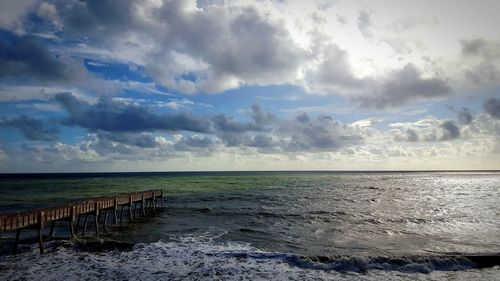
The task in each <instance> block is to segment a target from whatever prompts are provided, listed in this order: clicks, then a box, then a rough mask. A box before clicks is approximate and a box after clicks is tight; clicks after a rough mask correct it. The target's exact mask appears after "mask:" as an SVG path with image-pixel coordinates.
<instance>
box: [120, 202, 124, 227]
mask: <svg viewBox="0 0 500 281" xmlns="http://www.w3.org/2000/svg"><path fill="white" fill-rule="evenodd" d="M124 208H125V205H122V208H121V211H120V224H122V223H123V209H124Z"/></svg>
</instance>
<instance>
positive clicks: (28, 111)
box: [0, 0, 500, 172]
mask: <svg viewBox="0 0 500 281" xmlns="http://www.w3.org/2000/svg"><path fill="white" fill-rule="evenodd" d="M498 10H500V2H498V1H497V0H482V1H472V0H470V1H465V0H441V1H430V0H422V1H399V0H370V1H368V0H365V1H357V0H351V1H340V0H339V1H336V0H332V1H321V0H316V1H298V0H297V1H287V0H281V1H268V0H262V1H245V0H243V1H236V0H235V1H218V0H214V1H211V0H205V1H203V0H200V1H192V0H179V1H177V0H142V1H136V0H123V1H114V0H88V1H76V0H60V1H59V0H56V1H37V0H6V1H1V2H0V172H104V171H199V170H202V171H213V170H435V169H436V170H449V169H450V170H456V169H459V170H464V169H478V170H482V169H499V168H500V157H499V156H500V32H499V31H498V26H500V17H498V16H497V12H498Z"/></svg>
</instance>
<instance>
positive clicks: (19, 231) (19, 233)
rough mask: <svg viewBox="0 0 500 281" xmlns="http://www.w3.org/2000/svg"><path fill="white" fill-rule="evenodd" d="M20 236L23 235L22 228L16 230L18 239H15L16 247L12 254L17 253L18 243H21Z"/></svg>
mask: <svg viewBox="0 0 500 281" xmlns="http://www.w3.org/2000/svg"><path fill="white" fill-rule="evenodd" d="M19 237H21V229H20V228H19V229H17V231H16V240H15V241H14V248H13V249H12V254H14V255H15V254H16V253H17V245H18V244H19Z"/></svg>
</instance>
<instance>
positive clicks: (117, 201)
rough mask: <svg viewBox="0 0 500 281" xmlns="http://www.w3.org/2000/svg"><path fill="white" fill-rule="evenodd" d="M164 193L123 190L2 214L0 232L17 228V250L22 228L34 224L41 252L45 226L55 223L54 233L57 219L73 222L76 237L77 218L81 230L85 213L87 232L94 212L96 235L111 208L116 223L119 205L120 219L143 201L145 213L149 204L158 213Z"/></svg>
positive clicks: (32, 226) (130, 217)
mask: <svg viewBox="0 0 500 281" xmlns="http://www.w3.org/2000/svg"><path fill="white" fill-rule="evenodd" d="M163 197H164V191H163V190H159V189H157V190H146V191H141V192H132V193H125V194H120V195H117V196H108V197H100V198H94V199H89V200H84V201H79V202H73V203H69V204H65V205H60V206H54V207H48V208H41V209H35V210H29V211H22V212H15V213H6V214H0V232H6V231H17V233H16V241H15V245H14V252H15V250H16V248H17V244H18V242H19V236H20V233H21V229H29V228H34V229H36V230H37V231H38V238H39V243H40V252H41V253H43V244H42V242H43V241H42V233H41V230H42V229H43V226H44V225H45V224H47V223H51V229H50V234H51V236H52V234H53V232H54V223H55V222H56V221H67V222H69V229H70V233H71V237H72V238H73V237H76V234H75V231H74V225H73V222H74V221H75V219H77V224H76V230H77V231H78V227H79V224H80V218H81V217H82V216H85V224H84V226H83V227H84V228H83V232H82V236H83V235H84V234H85V228H86V227H87V217H88V216H89V215H90V216H94V224H95V229H96V235H99V218H100V217H104V222H103V227H104V229H105V228H106V220H107V218H108V211H112V214H113V221H114V224H115V225H116V224H117V223H118V215H117V210H118V207H121V214H120V222H121V221H122V219H123V211H124V208H125V207H126V208H128V217H129V220H130V221H132V220H133V219H134V218H135V213H136V209H137V204H139V205H140V208H141V211H142V215H146V208H148V209H152V211H153V213H154V212H155V211H156V208H157V207H161V208H162V209H163V208H164V205H163V204H164V199H163ZM148 203H149V206H148ZM158 203H159V206H158ZM101 211H103V212H102V213H104V214H102V215H101V214H100V213H101Z"/></svg>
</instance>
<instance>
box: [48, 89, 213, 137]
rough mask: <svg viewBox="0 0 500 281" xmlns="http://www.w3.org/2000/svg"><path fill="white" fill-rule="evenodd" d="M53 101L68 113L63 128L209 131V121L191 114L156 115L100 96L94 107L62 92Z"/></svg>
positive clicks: (127, 130) (141, 108) (143, 108)
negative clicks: (66, 126)
mask: <svg viewBox="0 0 500 281" xmlns="http://www.w3.org/2000/svg"><path fill="white" fill-rule="evenodd" d="M55 100H56V101H57V102H59V103H60V104H61V106H62V107H63V108H64V109H65V110H67V111H68V113H69V117H68V118H67V119H66V120H65V124H66V125H77V126H80V127H82V128H87V129H89V130H102V131H108V132H144V131H154V130H165V131H191V132H201V133H204V132H209V131H210V122H209V121H207V120H206V118H204V117H203V116H195V115H193V114H190V113H175V114H174V113H164V114H160V113H155V112H153V111H152V110H151V109H150V108H149V107H145V106H138V105H131V104H124V103H120V102H116V101H113V100H112V99H111V98H109V97H106V96H102V97H101V98H100V99H99V101H98V102H97V103H96V104H94V105H89V104H88V103H86V102H83V101H79V100H77V99H76V98H75V97H74V96H73V95H72V94H70V93H61V94H58V95H56V96H55Z"/></svg>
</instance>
